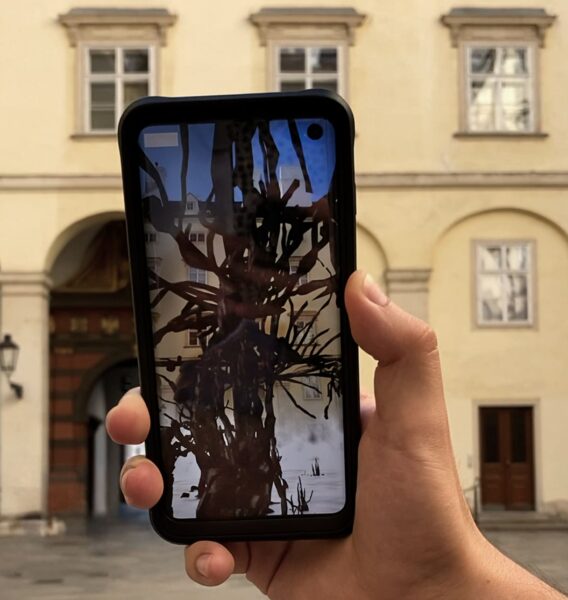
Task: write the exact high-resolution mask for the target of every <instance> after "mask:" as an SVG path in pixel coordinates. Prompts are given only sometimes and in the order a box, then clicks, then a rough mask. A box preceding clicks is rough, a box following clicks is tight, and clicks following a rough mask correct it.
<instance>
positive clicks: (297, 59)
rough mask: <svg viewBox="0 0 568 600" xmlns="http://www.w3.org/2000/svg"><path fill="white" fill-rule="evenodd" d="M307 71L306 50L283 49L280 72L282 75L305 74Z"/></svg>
mask: <svg viewBox="0 0 568 600" xmlns="http://www.w3.org/2000/svg"><path fill="white" fill-rule="evenodd" d="M305 70H306V51H305V50H304V48H282V49H281V50H280V71H281V72H282V73H303V72H304V71H305Z"/></svg>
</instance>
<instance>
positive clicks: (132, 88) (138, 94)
mask: <svg viewBox="0 0 568 600" xmlns="http://www.w3.org/2000/svg"><path fill="white" fill-rule="evenodd" d="M147 95H148V82H147V81H140V82H136V83H132V82H131V83H125V84H124V107H125V108H126V107H127V106H128V105H129V104H130V103H131V102H134V100H137V99H138V98H142V97H143V96H147Z"/></svg>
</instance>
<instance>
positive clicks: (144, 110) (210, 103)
mask: <svg viewBox="0 0 568 600" xmlns="http://www.w3.org/2000/svg"><path fill="white" fill-rule="evenodd" d="M276 119H281V120H283V121H287V122H290V120H295V119H325V120H326V121H329V123H331V124H332V126H333V130H334V139H335V156H336V158H335V170H334V183H333V189H334V198H333V199H332V201H331V211H332V218H331V219H330V223H331V227H333V228H334V231H333V239H334V240H335V243H334V244H333V246H334V247H333V248H331V250H330V253H331V254H332V260H334V261H336V264H337V272H336V275H335V277H334V278H333V279H334V284H333V285H335V286H336V288H335V296H334V302H336V304H337V307H338V309H339V323H340V333H339V334H338V339H339V340H340V357H339V361H338V362H339V363H340V367H339V368H340V371H339V375H338V377H337V379H338V380H336V381H335V382H334V383H333V385H335V386H338V388H337V389H338V390H339V391H340V395H341V397H342V398H343V402H342V413H343V434H344V437H343V449H344V474H345V477H344V486H345V501H344V504H343V507H342V509H341V510H339V511H337V512H333V513H330V514H310V512H309V505H308V504H307V503H306V504H305V505H304V508H305V509H306V510H305V511H303V510H301V509H300V508H301V507H300V504H301V502H302V500H307V497H306V496H307V493H306V490H304V489H302V481H301V479H300V485H299V486H298V485H296V484H295V482H290V487H289V488H288V493H289V495H290V498H291V500H288V499H287V498H288V494H286V493H285V494H284V495H285V498H286V501H285V502H283V504H284V505H286V502H290V505H289V506H290V507H291V510H290V511H289V512H288V514H286V515H284V513H285V512H286V510H287V509H286V508H282V509H281V510H282V514H281V515H280V516H276V515H271V516H269V515H266V516H264V515H263V516H255V515H252V516H251V515H250V514H248V515H247V514H244V515H242V516H241V515H239V514H237V513H235V516H234V518H230V517H227V516H223V518H177V517H174V516H173V514H172V510H173V508H172V507H173V504H172V502H173V500H172V498H173V488H172V486H173V483H172V482H173V471H172V467H171V465H170V467H169V468H166V462H167V459H165V457H164V447H165V446H164V444H167V443H168V442H167V441H164V426H163V424H162V427H161V426H160V418H161V416H160V407H161V404H160V397H159V385H158V381H157V379H158V376H157V374H156V373H157V364H156V361H157V359H156V356H155V349H154V347H155V338H154V335H155V331H154V330H153V326H152V307H151V301H150V299H151V290H150V288H151V281H150V272H149V267H148V263H147V240H146V239H145V219H146V222H147V219H148V207H147V206H146V207H145V205H144V202H142V194H143V190H142V183H141V172H142V171H143V170H144V169H147V170H148V169H149V170H151V169H152V166H151V165H148V164H147V163H148V162H149V161H148V157H147V156H145V154H144V151H143V150H142V147H141V145H140V141H139V140H140V139H141V134H142V131H143V130H146V128H148V127H154V126H162V125H163V126H170V125H172V126H173V125H177V124H188V125H187V127H188V128H189V124H200V123H213V124H217V123H220V122H239V123H243V122H248V121H254V122H255V123H260V122H263V120H265V121H267V122H268V121H270V122H272V121H274V120H276ZM118 136H119V146H120V155H121V163H122V176H123V184H124V198H125V208H126V223H127V235H128V249H129V256H130V266H131V275H132V292H133V305H134V314H135V322H136V335H137V343H138V361H139V371H140V383H141V390H142V395H143V397H144V400H145V402H146V404H147V406H148V410H149V412H150V416H151V424H152V425H151V430H150V434H149V436H148V439H147V441H146V452H147V456H148V457H149V458H150V459H151V460H152V461H153V462H154V463H155V464H156V465H157V466H158V467H159V469H160V471H161V472H162V475H163V477H164V484H165V493H164V496H163V497H162V499H161V500H160V501H159V502H158V504H157V505H156V506H155V507H154V508H152V509H151V510H150V517H151V522H152V524H153V527H154V528H155V530H156V531H157V532H158V533H159V534H160V535H161V536H162V537H163V538H165V539H166V540H168V541H170V542H173V543H180V544H188V543H192V542H194V541H197V540H199V539H209V540H219V541H230V540H269V539H270V540H275V539H304V538H318V537H338V536H344V535H348V534H349V533H350V532H351V529H352V525H353V517H354V508H355V487H356V475H357V447H358V441H359V436H360V420H359V383H358V358H357V347H356V345H355V343H354V341H353V340H352V338H351V334H350V330H349V323H348V319H347V315H346V313H345V308H344V304H343V290H344V288H345V284H346V281H347V278H348V276H349V275H350V274H351V272H352V271H353V270H354V269H355V212H356V211H355V186H354V164H353V140H354V122H353V117H352V114H351V111H350V109H349V107H348V105H347V104H346V103H345V102H344V101H343V100H342V99H341V98H340V97H339V96H337V95H336V94H334V93H332V92H327V91H324V90H308V91H304V92H298V93H273V94H250V95H249V94H247V95H234V96H211V97H195V98H161V97H155V98H154V97H153V98H145V99H142V100H139V101H137V102H135V103H134V104H132V105H131V106H130V107H129V108H128V109H127V110H126V112H125V113H124V115H123V116H122V119H121V121H120V124H119V130H118ZM182 170H183V167H182ZM182 187H183V185H182ZM160 193H161V192H160V190H158V191H157V192H156V194H157V196H158V197H160ZM256 193H258V190H257V191H256ZM165 194H166V190H165V189H164V190H163V195H164V196H165ZM159 201H160V202H162V205H163V199H162V200H159ZM162 208H163V206H162ZM145 211H146V214H145ZM180 222H181V221H180ZM330 280H331V279H330ZM304 337H305V336H304ZM314 344H315V343H314ZM314 348H315V345H314ZM180 360H181V359H180ZM172 364H173V363H172ZM180 369H181V367H180ZM330 385H331V381H330ZM308 387H309V386H308ZM287 394H288V396H290V394H289V392H287ZM330 394H331V392H330ZM330 398H331V396H330ZM330 402H331V400H330ZM326 418H327V415H326ZM166 438H167V436H166ZM168 439H169V438H168ZM192 439H193V438H192ZM169 443H170V444H171V440H170V442H169ZM255 466H256V465H255V464H254V461H251V462H250V466H249V468H250V469H253V470H254V469H255ZM316 466H317V459H316ZM313 469H314V467H312V473H315V472H314V470H313ZM318 469H319V467H318ZM317 474H318V475H319V472H318V473H317ZM310 475H311V474H310ZM200 485H201V482H200Z"/></svg>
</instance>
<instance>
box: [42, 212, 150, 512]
mask: <svg viewBox="0 0 568 600" xmlns="http://www.w3.org/2000/svg"><path fill="white" fill-rule="evenodd" d="M113 216H114V215H113ZM83 224H84V225H85V226H84V227H83V228H79V229H78V230H77V229H76V228H75V229H74V231H75V235H74V236H73V237H70V238H69V237H68V236H67V240H66V243H65V244H64V245H63V246H62V247H61V250H60V252H59V254H58V255H57V256H56V257H54V259H53V264H52V268H51V276H52V279H53V282H54V287H53V290H52V294H51V299H50V469H49V509H50V512H51V513H52V514H57V515H80V516H90V515H92V516H116V515H118V514H120V512H121V497H120V493H119V491H118V486H117V480H118V473H119V471H120V467H121V464H122V461H123V459H124V450H123V449H121V448H119V447H117V446H115V445H114V444H112V443H111V442H110V440H108V439H107V437H106V433H105V431H104V425H103V423H104V416H105V414H106V412H107V411H108V409H109V408H110V407H111V406H113V405H114V404H115V403H116V402H117V401H118V399H119V398H120V396H121V395H122V393H124V392H125V391H126V390H127V389H128V388H130V387H133V386H135V385H137V380H138V373H137V368H136V362H135V339H134V325H133V317H132V306H131V296H130V280H129V270H128V256H127V248H126V235H125V227H124V221H123V220H122V219H116V218H110V219H107V220H106V222H103V221H102V220H100V219H97V220H95V221H88V222H85V223H83ZM129 451H130V452H131V453H132V452H135V451H136V450H135V449H130V450H129Z"/></svg>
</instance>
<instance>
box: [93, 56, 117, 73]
mask: <svg viewBox="0 0 568 600" xmlns="http://www.w3.org/2000/svg"><path fill="white" fill-rule="evenodd" d="M89 54H90V56H91V73H114V70H115V66H114V60H115V56H114V50H91V51H90V53H89Z"/></svg>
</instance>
